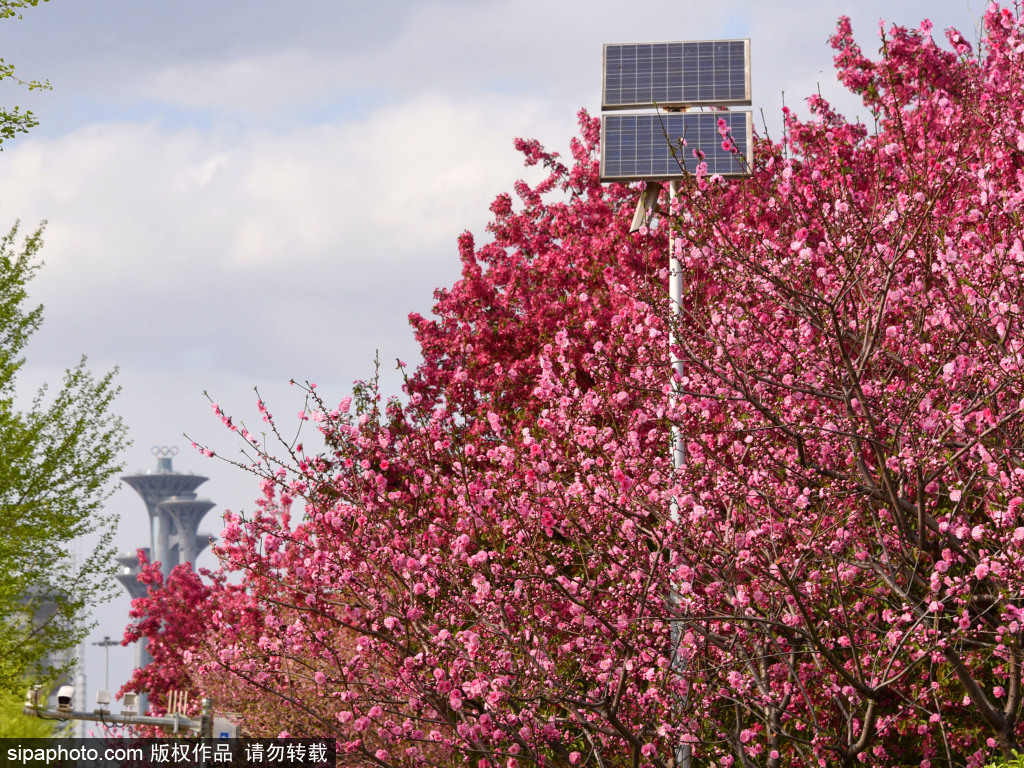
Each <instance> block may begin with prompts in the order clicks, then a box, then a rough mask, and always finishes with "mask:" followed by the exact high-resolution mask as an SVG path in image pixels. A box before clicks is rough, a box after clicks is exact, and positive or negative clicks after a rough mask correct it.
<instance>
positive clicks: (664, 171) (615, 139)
mask: <svg viewBox="0 0 1024 768" xmlns="http://www.w3.org/2000/svg"><path fill="white" fill-rule="evenodd" d="M720 119H721V120H725V122H726V125H727V126H728V129H729V132H730V134H731V136H732V140H733V142H734V143H735V145H736V148H737V149H738V150H739V152H740V154H741V155H743V156H744V158H746V157H749V155H750V145H751V137H752V136H753V121H752V117H751V113H750V112H662V113H657V114H642V115H604V116H603V117H602V118H601V181H661V180H664V179H672V178H679V177H681V176H685V175H687V174H688V173H689V174H692V173H694V172H695V171H696V170H697V164H698V163H699V162H700V160H699V159H698V158H696V157H694V152H693V151H694V149H699V150H700V151H701V152H703V153H704V161H705V162H706V163H707V164H708V173H709V174H720V175H722V176H745V175H747V174H748V173H749V171H748V169H747V167H746V165H745V163H744V161H743V158H740V157H738V156H737V155H736V154H735V153H733V152H730V151H728V150H726V149H723V148H722V136H721V134H720V133H719V128H718V121H719V120H720ZM684 141H685V144H684ZM684 168H685V170H684Z"/></svg>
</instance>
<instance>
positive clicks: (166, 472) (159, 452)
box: [117, 447, 214, 712]
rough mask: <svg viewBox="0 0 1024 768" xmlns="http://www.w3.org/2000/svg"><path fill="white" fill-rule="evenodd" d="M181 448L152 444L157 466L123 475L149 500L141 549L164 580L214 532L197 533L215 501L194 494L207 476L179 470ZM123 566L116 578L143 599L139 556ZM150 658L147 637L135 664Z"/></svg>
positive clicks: (128, 557)
mask: <svg viewBox="0 0 1024 768" xmlns="http://www.w3.org/2000/svg"><path fill="white" fill-rule="evenodd" d="M177 453H178V449H177V448H168V447H161V448H154V449H153V455H154V456H156V457H157V458H156V470H153V471H149V472H145V473H139V474H134V475H123V476H122V477H121V480H122V482H124V483H125V484H126V485H129V486H131V487H132V488H133V489H134V490H135V492H136V493H138V494H139V496H141V497H142V500H143V501H144V502H145V504H146V512H147V513H148V514H149V533H150V539H149V546H148V547H140V549H141V550H142V552H143V554H144V555H145V557H146V559H147V560H149V561H150V562H159V563H160V572H161V573H163V575H164V578H165V579H166V578H167V577H168V576H169V575H170V573H171V571H172V570H173V569H174V566H176V565H180V564H182V563H191V564H192V565H193V567H194V566H195V562H196V558H197V557H198V556H199V553H200V552H202V551H203V550H204V549H205V548H206V547H207V546H208V545H209V543H210V540H211V539H212V535H211V534H209V533H199V523H200V522H201V521H202V519H203V516H204V515H206V513H207V512H209V511H210V510H211V509H212V508H213V506H214V503H213V502H212V501H210V500H209V499H200V498H197V497H196V493H195V490H196V488H198V487H199V486H200V485H202V484H203V483H205V482H206V481H207V479H208V478H205V477H203V476H201V475H190V474H184V473H181V472H175V471H174V467H173V465H172V461H173V458H174V456H175V455H176V454H177ZM117 562H118V563H119V564H120V566H121V567H120V568H119V569H118V574H117V578H118V581H120V582H121V583H122V584H123V585H124V588H125V589H127V590H128V594H129V595H131V596H132V599H135V598H137V597H144V596H145V595H146V592H147V587H146V585H145V584H140V583H139V579H138V577H139V556H138V553H137V552H126V553H124V554H122V555H120V556H119V557H118V558H117ZM150 661H152V658H151V657H150V655H149V653H148V652H147V651H146V647H145V641H142V642H140V643H139V644H138V646H137V648H136V651H135V665H136V667H137V668H142V667H144V666H146V665H147V664H148V663H149V662H150ZM139 711H140V712H145V711H146V704H145V697H144V696H141V695H140V699H139Z"/></svg>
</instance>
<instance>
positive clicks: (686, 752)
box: [668, 179, 693, 768]
mask: <svg viewBox="0 0 1024 768" xmlns="http://www.w3.org/2000/svg"><path fill="white" fill-rule="evenodd" d="M680 188H681V185H680V182H679V180H678V179H673V180H672V181H670V182H669V185H668V193H669V194H668V198H669V215H670V216H671V212H672V207H673V206H672V203H674V202H675V200H676V198H678V197H679V190H680ZM668 294H669V303H670V304H671V305H672V318H671V321H670V325H669V336H668V345H669V359H670V361H671V363H672V397H673V398H674V399H677V400H678V399H679V398H681V397H682V387H683V382H682V378H683V360H682V357H681V355H680V354H679V353H677V352H676V342H677V339H676V332H675V329H676V327H677V325H678V323H679V322H680V320H681V318H682V315H683V264H682V261H681V260H680V259H679V257H678V256H677V255H676V237H675V232H674V230H673V229H672V228H671V227H669V231H668ZM671 450H672V465H673V467H674V468H675V469H676V470H679V469H681V468H682V467H684V466H686V450H685V448H684V446H683V430H682V429H681V428H680V427H679V425H678V424H676V425H673V427H672V448H671ZM672 520H673V521H675V522H678V521H679V502H678V500H676V499H673V500H672ZM673 597H675V595H674V594H673ZM680 639H681V633H680V631H679V624H678V622H673V624H672V643H673V649H672V655H673V657H674V659H675V666H676V668H677V669H678V668H679V666H678V665H679V660H678V657H677V655H676V654H677V653H678V651H679V641H680ZM680 705H681V706H683V707H685V706H686V699H685V698H684V699H683V700H682V701H681V702H680ZM675 759H676V765H677V766H678V767H679V768H690V766H691V763H692V761H693V755H692V750H691V749H690V745H689V744H680V745H678V746H677V747H676V753H675Z"/></svg>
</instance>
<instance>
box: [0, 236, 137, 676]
mask: <svg viewBox="0 0 1024 768" xmlns="http://www.w3.org/2000/svg"><path fill="white" fill-rule="evenodd" d="M41 245H42V230H41V229H39V230H37V231H35V232H34V233H32V234H31V235H29V236H28V237H26V238H24V240H23V241H21V242H20V243H19V242H18V228H17V226H15V228H14V229H12V230H11V232H10V233H9V234H7V235H6V236H5V237H3V238H2V239H0V531H2V535H0V574H3V576H2V578H0V690H20V689H21V688H22V686H23V683H24V681H25V678H26V677H27V676H31V677H33V678H36V679H47V678H53V677H54V676H55V675H56V674H57V673H59V672H60V671H61V667H62V665H61V664H60V663H59V661H57V662H55V661H54V658H55V657H56V656H58V655H59V654H60V653H61V652H62V651H65V650H67V649H69V648H72V647H73V646H74V645H75V644H76V643H77V642H78V641H79V640H80V639H81V638H82V636H83V634H84V633H85V631H86V629H87V627H86V626H85V624H84V623H83V621H82V619H83V616H84V615H85V613H86V612H87V610H88V608H89V607H90V606H91V605H92V604H94V603H95V602H97V601H99V600H102V599H105V598H106V597H107V596H109V594H110V591H111V590H112V588H113V587H112V585H113V583H114V582H113V580H112V579H111V578H109V577H110V575H111V563H112V562H113V554H114V553H113V547H112V546H111V538H112V536H113V529H114V525H113V520H112V519H111V518H110V517H109V516H108V515H106V514H105V513H104V511H103V507H104V502H105V501H106V499H107V498H108V496H109V494H110V492H111V490H110V483H109V481H110V480H111V478H112V477H113V476H114V475H115V474H116V473H117V472H119V471H120V470H121V468H122V467H121V464H120V460H119V456H120V454H121V451H122V450H123V448H124V447H125V445H126V433H125V428H124V425H123V424H122V422H121V420H120V418H118V417H117V416H115V415H113V414H112V412H111V407H112V404H113V401H114V398H115V396H116V395H117V393H118V391H119V387H117V386H116V385H115V383H114V373H115V372H114V371H112V372H110V373H107V374H106V375H104V376H102V377H94V376H93V375H92V374H91V373H90V372H89V371H88V369H87V368H86V367H85V359H84V358H83V359H82V360H81V361H80V362H79V364H78V365H77V366H76V367H74V368H71V369H69V370H68V371H67V372H66V373H65V376H64V381H63V383H62V385H61V386H60V388H59V389H58V390H56V391H55V392H53V393H51V392H49V390H48V389H47V388H46V387H43V388H42V389H41V390H40V391H39V392H38V393H37V394H36V396H35V397H34V399H33V400H32V401H31V404H30V405H29V406H28V407H27V408H24V409H22V408H19V407H18V405H17V404H16V379H17V374H18V372H19V370H20V369H21V368H22V366H23V365H24V363H25V358H24V356H23V352H24V349H25V346H26V344H27V343H28V341H29V339H30V337H31V335H32V333H33V332H35V331H36V330H37V329H38V328H39V326H40V324H41V322H42V307H41V306H36V307H27V306H26V304H27V300H28V296H27V293H26V285H27V283H28V282H29V280H30V279H31V277H32V275H33V274H34V272H35V271H36V269H37V268H38V261H37V259H36V254H37V252H38V250H39V248H40V247H41ZM87 535H92V536H93V537H94V539H93V540H94V541H95V542H96V544H95V546H94V547H93V549H92V551H91V552H89V553H88V554H86V555H85V556H80V558H79V561H78V562H75V561H74V558H73V557H72V552H71V544H72V542H73V541H74V540H76V539H79V538H80V537H83V536H87Z"/></svg>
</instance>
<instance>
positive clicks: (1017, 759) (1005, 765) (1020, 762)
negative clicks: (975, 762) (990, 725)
mask: <svg viewBox="0 0 1024 768" xmlns="http://www.w3.org/2000/svg"><path fill="white" fill-rule="evenodd" d="M985 768H1024V755H1022V754H1021V753H1020V752H1017V751H1016V750H1015V751H1014V753H1013V760H1009V761H1007V760H1000V761H999V762H996V763H989V764H988V765H986V766H985Z"/></svg>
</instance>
